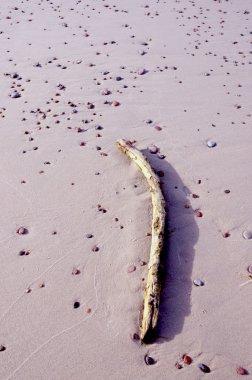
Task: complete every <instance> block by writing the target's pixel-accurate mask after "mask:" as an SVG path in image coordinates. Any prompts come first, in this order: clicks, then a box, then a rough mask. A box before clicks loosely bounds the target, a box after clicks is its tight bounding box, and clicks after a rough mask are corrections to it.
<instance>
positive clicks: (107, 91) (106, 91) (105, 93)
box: [101, 88, 111, 95]
mask: <svg viewBox="0 0 252 380" xmlns="http://www.w3.org/2000/svg"><path fill="white" fill-rule="evenodd" d="M110 94H111V92H110V91H109V90H108V89H107V88H105V90H102V92H101V95H110Z"/></svg>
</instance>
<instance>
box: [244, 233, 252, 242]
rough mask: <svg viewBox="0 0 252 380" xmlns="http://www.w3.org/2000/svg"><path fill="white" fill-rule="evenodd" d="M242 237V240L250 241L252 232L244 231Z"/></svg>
mask: <svg viewBox="0 0 252 380" xmlns="http://www.w3.org/2000/svg"><path fill="white" fill-rule="evenodd" d="M242 236H243V237H244V239H246V240H250V239H252V231H244V232H243V233H242Z"/></svg>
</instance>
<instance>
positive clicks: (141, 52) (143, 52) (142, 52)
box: [138, 50, 146, 55]
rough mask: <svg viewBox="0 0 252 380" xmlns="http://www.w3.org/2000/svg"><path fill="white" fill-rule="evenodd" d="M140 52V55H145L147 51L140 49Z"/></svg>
mask: <svg viewBox="0 0 252 380" xmlns="http://www.w3.org/2000/svg"><path fill="white" fill-rule="evenodd" d="M138 54H140V55H145V54H146V52H145V51H144V50H138Z"/></svg>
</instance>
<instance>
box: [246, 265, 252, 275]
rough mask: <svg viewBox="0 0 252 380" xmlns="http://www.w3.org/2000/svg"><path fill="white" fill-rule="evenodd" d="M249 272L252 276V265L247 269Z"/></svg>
mask: <svg viewBox="0 0 252 380" xmlns="http://www.w3.org/2000/svg"><path fill="white" fill-rule="evenodd" d="M247 271H248V272H249V273H250V274H252V265H249V266H248V268H247Z"/></svg>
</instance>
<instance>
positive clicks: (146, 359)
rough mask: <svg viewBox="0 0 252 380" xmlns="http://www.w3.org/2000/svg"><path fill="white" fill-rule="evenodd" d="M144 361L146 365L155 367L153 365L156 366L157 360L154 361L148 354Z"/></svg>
mask: <svg viewBox="0 0 252 380" xmlns="http://www.w3.org/2000/svg"><path fill="white" fill-rule="evenodd" d="M144 361H145V363H146V365H153V364H156V360H155V359H153V358H152V357H151V356H149V355H148V354H146V355H145V357H144Z"/></svg>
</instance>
